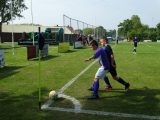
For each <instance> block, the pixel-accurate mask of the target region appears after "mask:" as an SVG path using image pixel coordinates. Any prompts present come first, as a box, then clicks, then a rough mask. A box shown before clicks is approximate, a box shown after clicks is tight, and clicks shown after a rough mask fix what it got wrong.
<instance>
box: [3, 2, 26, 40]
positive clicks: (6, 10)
mask: <svg viewBox="0 0 160 120" xmlns="http://www.w3.org/2000/svg"><path fill="white" fill-rule="evenodd" d="M11 5H12V10H11ZM26 9H27V6H26V5H25V4H24V0H0V42H1V33H2V24H3V23H6V22H9V21H11V12H12V18H13V19H15V18H16V17H19V18H21V17H23V16H22V15H21V13H22V11H24V10H26Z"/></svg>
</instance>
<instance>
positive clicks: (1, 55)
mask: <svg viewBox="0 0 160 120" xmlns="http://www.w3.org/2000/svg"><path fill="white" fill-rule="evenodd" d="M4 64H5V62H4V50H2V49H0V67H3V66H4Z"/></svg>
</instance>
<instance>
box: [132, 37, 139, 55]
mask: <svg viewBox="0 0 160 120" xmlns="http://www.w3.org/2000/svg"><path fill="white" fill-rule="evenodd" d="M137 43H138V38H137V37H134V38H133V44H134V48H133V54H136V52H137V50H136V48H137Z"/></svg>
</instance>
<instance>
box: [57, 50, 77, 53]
mask: <svg viewBox="0 0 160 120" xmlns="http://www.w3.org/2000/svg"><path fill="white" fill-rule="evenodd" d="M73 52H77V51H76V50H68V51H67V52H60V53H73Z"/></svg>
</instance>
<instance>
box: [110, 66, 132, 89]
mask: <svg viewBox="0 0 160 120" xmlns="http://www.w3.org/2000/svg"><path fill="white" fill-rule="evenodd" d="M110 73H111V75H112V77H113V79H114V80H117V81H118V82H119V83H120V84H122V85H124V86H125V90H128V89H129V87H130V84H129V83H127V82H126V81H125V80H124V79H123V78H121V77H118V76H117V71H116V69H115V68H112V69H111V70H110Z"/></svg>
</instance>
